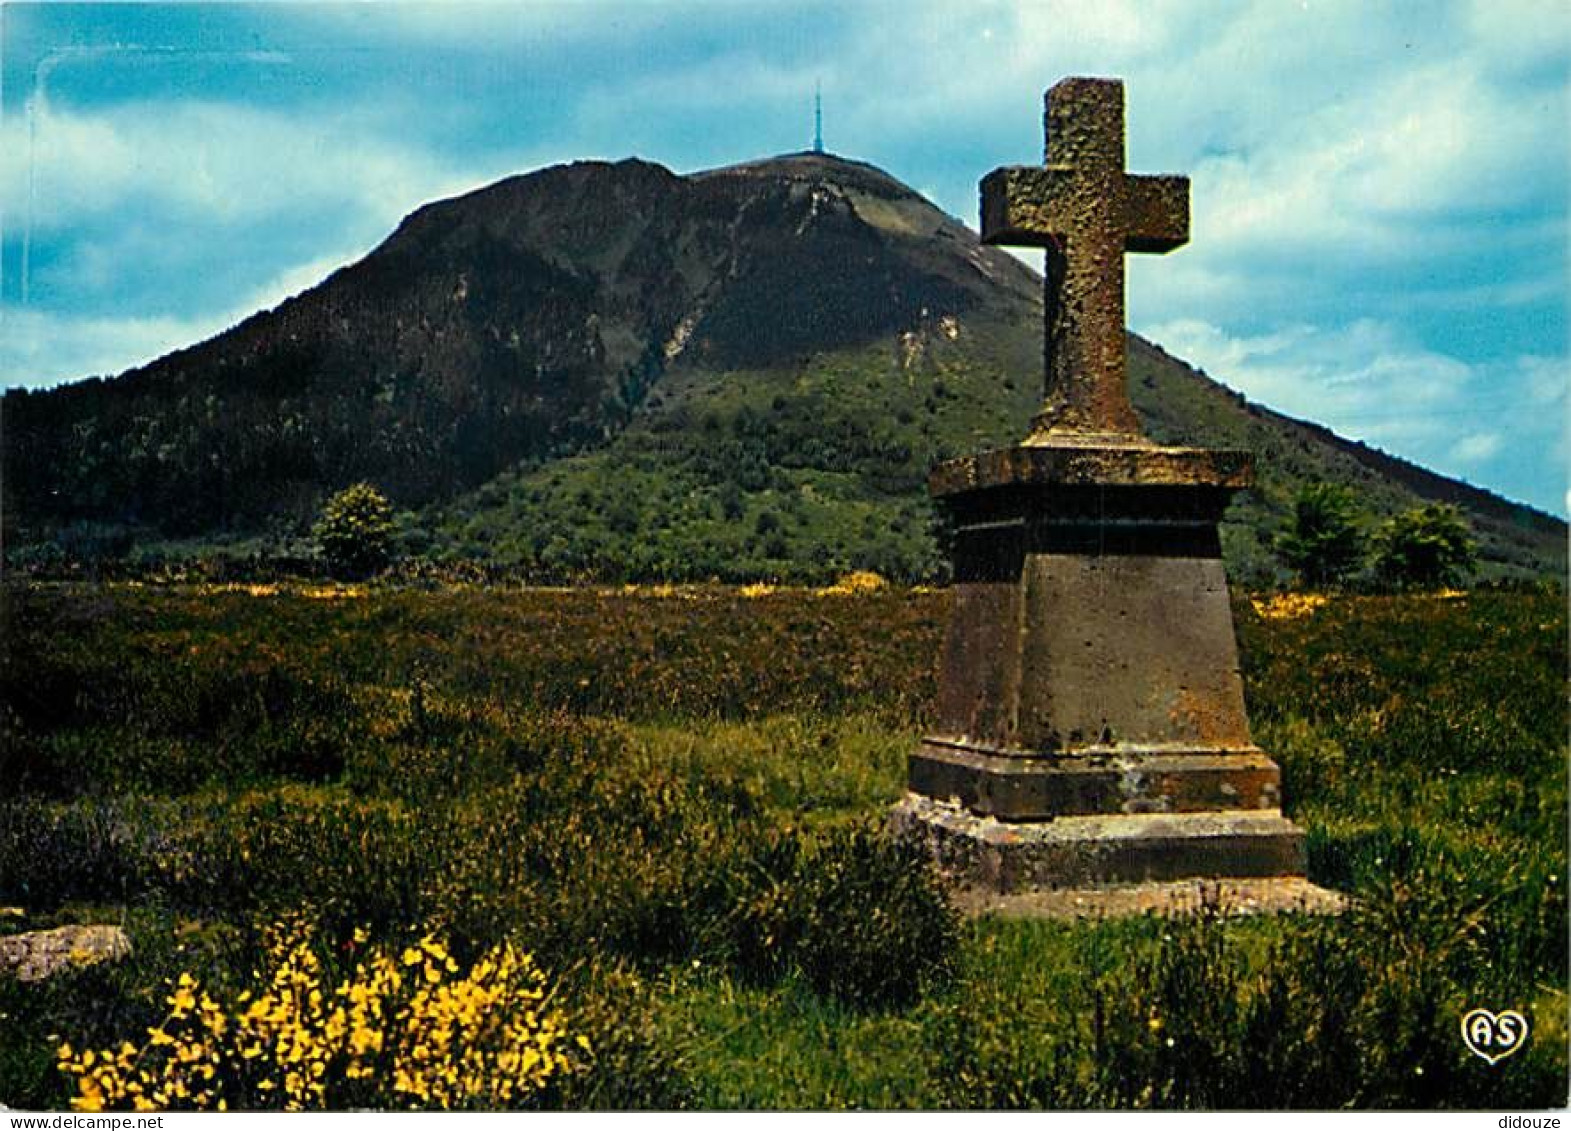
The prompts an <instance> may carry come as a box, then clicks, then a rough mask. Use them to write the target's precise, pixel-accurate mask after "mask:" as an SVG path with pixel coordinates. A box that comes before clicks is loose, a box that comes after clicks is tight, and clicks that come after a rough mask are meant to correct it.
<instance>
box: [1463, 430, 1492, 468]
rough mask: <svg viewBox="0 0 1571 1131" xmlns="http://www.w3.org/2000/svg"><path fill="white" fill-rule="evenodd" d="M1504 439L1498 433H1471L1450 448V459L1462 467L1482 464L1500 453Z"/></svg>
mask: <svg viewBox="0 0 1571 1131" xmlns="http://www.w3.org/2000/svg"><path fill="white" fill-rule="evenodd" d="M1504 443H1505V437H1503V436H1502V435H1500V433H1499V432H1471V433H1469V434H1468V435H1466V436H1463V437H1462V438H1461V439H1460V440H1458V441H1457V442H1456V443H1455V444H1454V445H1452V447H1451V459H1452V460H1453V461H1454V462H1455V463H1458V464H1461V465H1463V466H1476V465H1478V464H1481V463H1484V462H1486V461H1487V460H1489V459H1490V458H1491V457H1493V456H1494V455H1495V454H1496V453H1497V452H1499V451H1500V447H1501V445H1502V444H1504Z"/></svg>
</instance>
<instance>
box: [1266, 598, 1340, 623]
mask: <svg viewBox="0 0 1571 1131" xmlns="http://www.w3.org/2000/svg"><path fill="white" fill-rule="evenodd" d="M1330 602H1331V598H1329V597H1327V596H1326V595H1325V594H1323V593H1278V594H1276V595H1275V596H1273V597H1269V598H1266V599H1264V600H1262V599H1261V598H1259V597H1256V598H1254V599H1253V600H1251V601H1250V604H1252V605H1254V607H1255V612H1257V613H1259V614H1260V616H1262V617H1264V618H1265V619H1266V620H1297V619H1298V618H1299V617H1307V616H1310V615H1312V614H1313V613H1314V612H1315V611H1316V610H1317V609H1320V608H1323V607H1324V606H1325V605H1328V604H1330Z"/></svg>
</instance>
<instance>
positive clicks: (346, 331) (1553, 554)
mask: <svg viewBox="0 0 1571 1131" xmlns="http://www.w3.org/2000/svg"><path fill="white" fill-rule="evenodd" d="M1041 303H1042V296H1041V281H1040V278H1039V277H1038V276H1036V275H1035V274H1034V273H1033V272H1032V271H1030V269H1029V268H1027V267H1025V266H1024V265H1022V264H1021V263H1020V262H1019V261H1017V260H1016V259H1014V258H1013V257H1012V256H1010V255H1008V254H1006V253H1004V252H1002V251H1000V250H998V249H995V248H989V247H984V246H982V245H980V244H979V243H978V241H977V239H976V236H975V235H974V234H973V233H972V232H971V231H969V230H968V229H967V228H965V227H964V226H963V225H962V224H960V223H958V222H957V221H955V220H953V219H952V218H950V217H948V216H946V215H944V214H943V213H942V212H940V211H939V210H938V209H936V208H934V207H933V206H932V205H931V204H929V203H928V202H927V201H926V200H924V199H923V198H921V197H920V196H919V195H917V194H916V193H914V192H913V191H911V190H910V189H908V188H906V187H905V186H904V185H902V184H900V183H899V182H898V181H896V180H894V179H893V178H891V177H890V176H888V175H887V174H885V173H883V172H881V171H879V170H877V169H874V168H872V167H871V166H868V165H864V164H861V163H858V162H854V161H848V160H845V159H842V158H838V157H832V156H828V155H821V154H797V155H792V156H788V157H781V158H775V159H772V160H766V161H759V162H753V163H748V164H743V165H737V166H732V167H728V168H723V169H715V170H711V171H707V172H702V173H697V174H693V175H689V176H678V175H676V174H674V173H672V172H670V171H669V170H667V169H664V168H662V167H661V166H658V165H653V164H650V163H647V162H642V161H637V160H628V161H622V162H618V163H615V164H606V163H601V162H581V163H576V164H572V165H565V166H558V167H554V168H550V169H545V170H541V171H539V172H536V173H532V174H529V175H527V176H519V177H512V178H508V179H506V180H503V181H500V182H498V183H496V184H493V185H490V186H488V187H486V188H483V189H480V190H478V191H475V192H472V193H469V194H467V195H464V196H461V197H457V198H454V199H451V200H445V201H440V202H437V203H433V204H429V205H427V206H425V207H423V208H420V209H419V210H417V211H416V212H414V213H413V214H411V215H410V216H409V217H408V218H407V219H405V220H404V222H403V223H402V224H400V225H399V227H398V229H397V230H396V231H395V232H394V233H393V234H392V235H391V236H390V237H389V238H388V239H387V240H386V241H385V242H384V243H383V244H382V245H381V246H379V247H378V248H376V249H375V250H374V251H373V252H371V253H370V254H369V255H367V256H366V257H365V258H364V259H363V260H361V261H360V262H358V263H355V264H353V265H351V266H349V267H345V268H343V269H342V270H340V271H338V272H336V273H334V274H333V275H332V276H331V277H329V278H328V279H327V280H325V281H324V282H323V283H322V284H320V285H319V286H317V287H315V288H312V289H311V290H309V291H306V292H305V293H303V294H301V295H299V296H297V297H295V298H293V299H290V300H289V301H287V302H285V303H283V304H282V305H280V306H279V307H278V308H277V309H275V310H271V311H266V312H262V313H259V314H257V315H255V316H253V317H251V318H249V319H247V320H246V321H244V322H242V323H241V324H239V325H238V326H235V327H234V328H232V329H230V330H228V331H226V332H225V333H223V334H220V335H218V336H217V337H215V338H213V339H211V340H209V341H207V342H204V343H201V344H199V345H196V346H193V347H191V348H189V349H185V350H180V351H177V352H175V353H172V354H170V355H168V356H166V357H163V358H160V359H158V360H157V361H154V362H152V363H151V364H149V365H147V366H144V367H142V368H139V369H136V370H132V371H131V372H129V373H126V374H124V375H122V376H120V377H117V378H114V379H110V380H101V379H94V380H89V381H84V382H79V383H76V384H72V385H68V386H65V387H62V388H59V389H55V390H51V391H48V392H33V393H27V392H21V391H12V392H10V393H8V394H7V395H6V397H5V399H4V404H3V412H4V417H3V419H4V427H5V432H4V449H3V456H4V487H5V491H6V499H5V504H6V505H5V523H6V531H5V534H6V541H7V545H8V546H9V547H12V548H16V547H23V548H26V547H28V546H34V547H36V546H38V545H40V544H44V543H47V542H49V541H50V540H54V541H56V542H59V541H66V542H70V540H71V538H72V537H73V536H75V537H77V538H78V541H80V534H81V532H82V531H84V530H86V531H98V532H104V531H108V532H110V534H112V535H113V537H111V538H109V539H108V540H109V541H110V542H118V543H119V544H121V545H122V546H123V545H124V544H125V543H127V542H140V543H149V542H159V541H167V540H170V539H177V540H178V539H184V540H187V541H188V543H189V540H192V539H198V540H204V541H206V542H209V543H211V542H213V541H214V540H220V539H234V538H245V537H249V538H253V539H254V538H256V537H258V536H265V537H268V538H272V539H274V540H278V539H286V538H288V537H291V536H297V535H298V534H299V533H300V532H301V531H303V530H304V529H305V528H306V527H307V526H308V524H309V521H310V519H311V517H312V516H313V515H314V514H315V513H316V511H317V509H318V508H319V506H320V504H321V501H322V500H323V498H325V496H326V495H327V494H329V493H331V492H332V491H333V490H335V489H337V488H339V487H342V486H344V485H345V484H347V483H350V482H354V481H357V480H361V479H368V480H371V481H372V482H374V483H376V484H377V485H378V486H380V487H381V488H382V489H383V490H384V491H385V492H386V493H387V494H388V495H389V496H390V497H391V498H392V499H393V500H394V501H395V503H396V504H397V505H398V506H399V507H400V508H401V509H403V510H404V511H406V512H408V513H407V514H406V515H405V519H404V525H405V528H406V532H407V540H408V544H409V546H410V547H411V548H413V549H415V550H417V551H420V552H423V553H426V554H429V555H432V556H436V557H474V558H484V559H486V560H489V561H493V562H497V563H500V564H503V565H511V566H516V567H518V568H520V569H521V570H523V571H525V572H527V573H529V574H531V575H533V576H537V577H540V578H552V579H558V578H572V577H577V576H600V577H606V578H617V577H624V576H627V577H651V576H673V575H675V576H692V577H707V576H721V577H734V578H740V577H746V576H760V575H765V576H777V577H786V578H797V579H807V578H814V577H820V576H825V575H828V574H831V573H833V572H836V571H839V570H841V569H845V568H853V567H868V568H876V569H879V570H880V571H881V572H885V573H890V574H894V575H899V576H906V577H923V576H931V575H935V574H936V573H938V572H939V571H941V569H942V563H941V555H940V553H939V550H938V544H937V542H936V541H935V533H934V524H933V515H932V511H931V507H930V505H929V503H928V501H927V499H926V494H925V488H924V483H925V477H926V472H927V469H928V467H929V466H930V465H931V463H932V462H933V461H934V460H935V459H938V458H941V457H944V456H947V455H953V454H957V453H959V452H963V451H968V450H971V449H973V448H976V447H978V446H981V445H990V444H998V443H1005V442H1008V441H1010V440H1012V439H1015V438H1017V437H1018V436H1019V435H1020V434H1021V432H1022V431H1023V429H1024V427H1025V424H1026V422H1027V421H1028V419H1029V418H1030V416H1031V413H1032V411H1033V410H1034V409H1035V407H1036V402H1037V399H1038V396H1039V392H1040V383H1041V329H1040V327H1041ZM1130 380H1131V394H1132V397H1133V399H1134V401H1135V404H1136V407H1137V409H1138V410H1139V411H1140V412H1141V414H1142V416H1143V417H1144V419H1145V420H1146V422H1147V425H1148V427H1149V429H1150V430H1151V432H1152V435H1153V436H1154V437H1156V438H1157V439H1159V440H1163V441H1169V442H1194V443H1207V444H1218V445H1236V446H1242V447H1246V448H1249V449H1251V450H1253V451H1254V452H1256V453H1257V457H1258V464H1259V469H1260V470H1259V477H1260V485H1259V487H1258V488H1257V489H1256V490H1255V491H1253V492H1251V493H1249V494H1248V495H1246V496H1245V497H1244V498H1242V499H1241V500H1240V502H1239V503H1238V504H1237V505H1235V508H1234V510H1233V511H1232V512H1230V515H1229V522H1228V524H1227V526H1226V528H1225V530H1224V535H1225V545H1226V547H1227V550H1228V554H1229V558H1230V559H1231V560H1232V563H1233V565H1234V567H1235V568H1236V569H1238V570H1240V571H1242V572H1243V573H1244V574H1245V575H1246V576H1248V577H1252V578H1256V579H1262V580H1263V579H1265V578H1267V577H1268V576H1269V575H1270V573H1271V571H1272V570H1273V569H1274V563H1273V560H1272V557H1271V554H1270V553H1269V543H1270V537H1271V534H1272V532H1273V530H1274V527H1275V525H1276V524H1277V523H1278V522H1279V521H1280V518H1281V516H1282V514H1283V513H1284V512H1285V508H1286V506H1287V504H1288V501H1289V500H1290V499H1291V496H1292V494H1293V492H1294V490H1296V485H1297V484H1298V483H1300V482H1302V481H1303V480H1305V479H1307V478H1312V477H1318V478H1322V479H1330V480H1335V481H1340V482H1346V483H1349V484H1352V485H1354V486H1356V487H1357V489H1358V491H1359V493H1360V496H1361V498H1362V499H1363V500H1364V502H1365V504H1366V506H1367V507H1368V508H1369V510H1370V511H1371V513H1372V514H1374V515H1383V514H1389V513H1393V512H1394V511H1396V510H1400V509H1403V508H1406V507H1409V506H1412V505H1416V503H1417V502H1419V501H1422V500H1424V499H1429V498H1444V499H1447V500H1450V501H1456V502H1457V503H1458V504H1459V505H1461V506H1462V507H1463V508H1464V509H1465V510H1466V511H1467V513H1468V514H1469V517H1470V518H1471V520H1472V522H1473V524H1474V527H1475V530H1476V532H1477V533H1478V534H1479V536H1480V540H1481V542H1482V544H1483V548H1484V551H1485V556H1486V558H1487V560H1488V571H1489V572H1490V573H1491V574H1494V575H1499V576H1530V575H1537V574H1543V573H1555V574H1559V573H1560V572H1562V571H1563V569H1564V554H1565V540H1566V537H1565V531H1566V527H1565V524H1564V523H1562V522H1559V521H1558V520H1556V519H1553V518H1551V517H1549V516H1547V515H1543V514H1541V513H1539V512H1537V511H1533V510H1531V509H1529V508H1526V507H1521V506H1518V505H1516V504H1513V503H1509V502H1506V501H1505V500H1502V499H1499V498H1497V497H1495V496H1493V495H1489V494H1488V493H1486V492H1481V491H1478V490H1476V489H1473V488H1469V487H1466V486H1464V485H1462V484H1458V483H1455V482H1453V481H1450V480H1446V479H1443V478H1441V477H1439V476H1435V475H1432V474H1430V473H1428V472H1425V471H1423V470H1422V469H1420V468H1416V467H1413V466H1412V465H1409V464H1405V463H1402V462H1401V461H1398V460H1394V459H1392V458H1391V457H1388V456H1384V455H1382V454H1380V453H1378V452H1374V451H1372V450H1370V449H1366V448H1362V447H1360V446H1358V445H1353V444H1349V443H1348V442H1346V441H1343V440H1341V439H1339V438H1337V437H1336V436H1334V435H1333V434H1331V433H1330V432H1328V431H1326V430H1325V429H1321V428H1318V427H1316V426H1314V425H1309V424H1304V423H1301V422H1298V421H1293V420H1290V419H1288V418H1286V417H1282V416H1279V415H1277V414H1274V413H1271V412H1269V411H1268V410H1265V409H1263V408H1260V407H1258V406H1253V405H1250V404H1248V403H1247V402H1245V401H1244V400H1243V398H1242V397H1240V396H1238V395H1237V394H1235V393H1232V392H1230V391H1228V390H1227V389H1225V388H1224V387H1223V386H1221V385H1218V384H1216V383H1215V382H1212V381H1210V380H1209V379H1208V378H1206V377H1205V376H1203V375H1201V374H1198V373H1196V372H1194V371H1193V370H1191V369H1189V368H1188V367H1187V366H1185V365H1184V364H1183V363H1182V362H1180V361H1178V360H1176V359H1173V358H1170V357H1168V356H1167V355H1166V354H1165V353H1163V352H1162V351H1161V350H1160V349H1158V348H1157V347H1155V346H1152V345H1150V344H1148V343H1145V342H1143V341H1141V340H1140V339H1138V338H1134V337H1131V338H1130Z"/></svg>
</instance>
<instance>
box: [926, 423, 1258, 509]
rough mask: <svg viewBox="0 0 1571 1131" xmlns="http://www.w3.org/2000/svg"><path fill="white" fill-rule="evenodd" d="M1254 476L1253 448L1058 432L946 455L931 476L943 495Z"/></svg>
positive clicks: (1212, 483)
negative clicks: (1107, 439)
mask: <svg viewBox="0 0 1571 1131" xmlns="http://www.w3.org/2000/svg"><path fill="white" fill-rule="evenodd" d="M1253 478H1254V459H1253V457H1252V456H1250V454H1249V453H1248V452H1233V451H1212V450H1208V449H1205V448H1159V447H1156V446H1154V445H1151V444H1127V445H1106V444H1101V443H1090V442H1080V443H1076V442H1073V440H1072V438H1071V437H1068V436H1061V437H1054V438H1053V440H1052V441H1051V442H1037V443H1032V442H1029V441H1028V442H1026V443H1023V444H1017V445H1016V446H1014V447H1011V448H995V449H993V450H991V451H985V452H978V453H976V454H975V455H969V456H961V457H959V458H957V459H952V460H946V461H945V462H944V463H941V464H939V465H938V466H937V467H935V468H934V469H933V471H932V472H931V474H930V475H929V476H928V489H929V491H931V493H932V494H933V495H934V496H935V497H938V498H944V497H947V496H949V495H960V494H965V493H966V492H969V491H982V490H987V489H990V488H994V487H1029V486H1049V485H1051V486H1084V485H1088V484H1095V485H1097V486H1103V487H1212V488H1216V489H1218V490H1225V491H1236V490H1239V489H1241V488H1244V487H1248V486H1249V485H1250V483H1251V482H1252V481H1253Z"/></svg>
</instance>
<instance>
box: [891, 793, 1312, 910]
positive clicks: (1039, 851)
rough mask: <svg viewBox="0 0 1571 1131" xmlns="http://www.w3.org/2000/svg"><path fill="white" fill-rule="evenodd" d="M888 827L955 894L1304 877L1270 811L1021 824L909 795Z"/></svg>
mask: <svg viewBox="0 0 1571 1131" xmlns="http://www.w3.org/2000/svg"><path fill="white" fill-rule="evenodd" d="M891 819H892V824H893V826H894V830H895V833H896V835H897V836H901V837H903V838H909V839H911V840H914V841H916V842H917V843H919V844H923V845H925V846H926V847H927V849H928V850H929V851H930V852H931V853H932V855H933V857H934V859H935V860H936V861H937V863H938V867H939V869H940V870H941V871H942V872H944V873H945V874H946V875H947V876H949V877H950V878H951V879H953V880H954V881H956V882H957V883H958V884H959V885H960V886H962V887H965V888H973V889H979V890H985V891H991V892H997V893H1000V894H1011V893H1015V892H1024V891H1032V890H1040V889H1054V888H1088V887H1097V886H1103V885H1110V884H1137V883H1148V882H1162V881H1171V880H1184V879H1192V878H1208V877H1229V878H1253V877H1288V876H1299V877H1301V876H1303V875H1304V873H1305V851H1304V833H1303V831H1302V830H1301V829H1299V828H1298V827H1297V826H1296V825H1294V824H1293V823H1292V822H1291V821H1289V820H1287V819H1286V818H1285V817H1283V816H1282V814H1281V813H1280V812H1278V811H1276V810H1265V811H1253V812H1242V811H1234V812H1210V813H1162V814H1154V813H1152V814H1118V815H1100V816H1083V817H1060V818H1058V819H1057V820H1053V821H1031V822H1024V823H1022V822H1010V821H1000V820H997V819H995V818H993V817H982V816H977V815H976V814H974V813H971V812H969V811H968V810H966V809H964V808H963V807H961V806H960V805H957V804H948V803H944V802H940V801H935V800H933V799H932V798H930V797H924V796H922V795H921V794H917V793H911V794H907V795H906V798H905V800H904V801H902V802H900V803H899V804H898V805H897V806H895V809H894V812H893V814H892V818H891Z"/></svg>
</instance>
